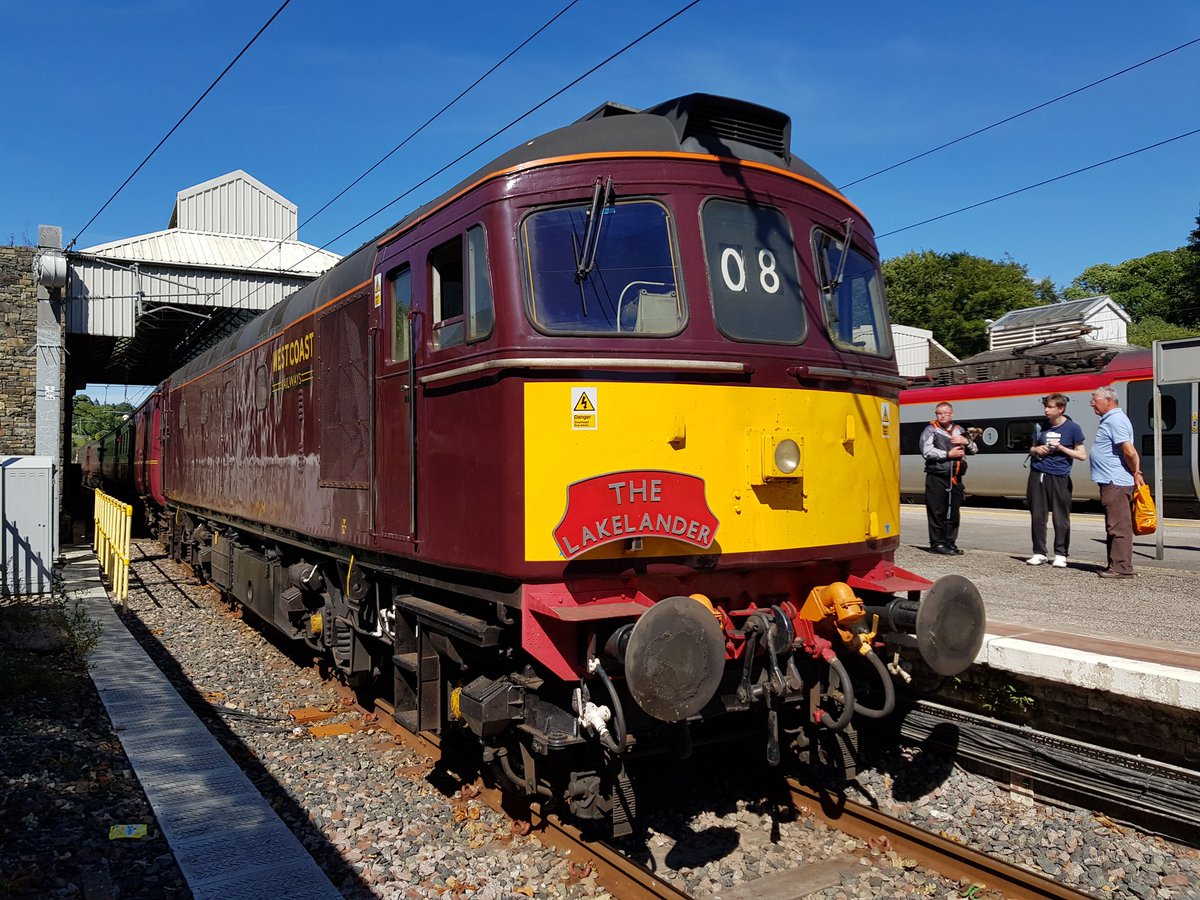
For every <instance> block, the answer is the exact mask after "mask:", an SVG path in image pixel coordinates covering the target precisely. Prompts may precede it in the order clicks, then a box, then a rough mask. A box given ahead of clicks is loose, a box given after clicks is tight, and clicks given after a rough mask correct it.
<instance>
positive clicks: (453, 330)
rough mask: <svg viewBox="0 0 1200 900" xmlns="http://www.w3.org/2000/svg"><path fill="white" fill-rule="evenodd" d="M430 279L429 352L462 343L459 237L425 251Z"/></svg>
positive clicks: (461, 255)
mask: <svg viewBox="0 0 1200 900" xmlns="http://www.w3.org/2000/svg"><path fill="white" fill-rule="evenodd" d="M429 275H430V278H431V279H432V285H431V287H432V291H431V296H432V298H433V349H435V350H445V349H446V348H447V347H453V346H455V345H457V344H461V343H462V342H463V239H462V236H461V235H460V236H459V237H456V238H455V239H454V240H452V241H447V242H446V243H444V244H442V245H441V246H440V247H434V248H433V249H432V250H431V251H430V252H429Z"/></svg>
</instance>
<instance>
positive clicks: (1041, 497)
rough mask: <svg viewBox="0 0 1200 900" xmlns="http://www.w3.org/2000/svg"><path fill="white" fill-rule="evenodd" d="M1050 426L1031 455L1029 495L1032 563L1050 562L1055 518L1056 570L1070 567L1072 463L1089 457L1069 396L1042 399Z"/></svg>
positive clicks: (1037, 564)
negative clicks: (1050, 527)
mask: <svg viewBox="0 0 1200 900" xmlns="http://www.w3.org/2000/svg"><path fill="white" fill-rule="evenodd" d="M1042 408H1043V410H1044V411H1045V413H1046V427H1045V428H1042V429H1041V430H1040V431H1038V433H1037V437H1036V438H1035V439H1034V443H1033V446H1032V447H1030V448H1029V455H1030V456H1031V457H1032V458H1033V463H1032V464H1031V465H1030V467H1029V484H1028V486H1027V487H1026V490H1025V498H1026V500H1028V501H1029V514H1030V516H1032V517H1033V556H1031V557H1029V559H1027V560H1026V562H1027V563H1029V565H1031V566H1040V565H1041V564H1042V563H1044V562H1046V516H1047V515H1049V516H1050V517H1051V518H1053V520H1054V562H1053V563H1051V565H1053V566H1054V568H1056V569H1065V568H1066V567H1067V553H1068V552H1069V551H1070V549H1071V463H1073V462H1074V461H1075V460H1079V461H1081V462H1082V461H1083V460H1085V459H1087V451H1086V450H1085V449H1084V447H1083V443H1084V436H1083V429H1082V428H1080V427H1079V425H1078V424H1076V423H1075V422H1074V421H1072V419H1071V418H1070V417H1069V416H1068V415H1067V397H1066V396H1065V395H1064V394H1050V395H1049V396H1048V397H1045V398H1043V399H1042Z"/></svg>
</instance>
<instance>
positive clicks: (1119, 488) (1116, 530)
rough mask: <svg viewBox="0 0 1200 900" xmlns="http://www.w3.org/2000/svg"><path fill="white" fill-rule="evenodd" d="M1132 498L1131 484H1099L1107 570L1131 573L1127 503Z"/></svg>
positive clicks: (1130, 537) (1130, 522)
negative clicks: (1106, 550)
mask: <svg viewBox="0 0 1200 900" xmlns="http://www.w3.org/2000/svg"><path fill="white" fill-rule="evenodd" d="M1132 498H1133V486H1132V485H1130V486H1128V487H1125V486H1123V485H1119V484H1102V485H1100V503H1101V504H1103V506H1104V533H1105V536H1106V537H1107V544H1108V570H1109V571H1110V572H1118V573H1120V574H1121V575H1132V574H1133V510H1132V509H1131V508H1130V505H1129V504H1130V501H1131V500H1132Z"/></svg>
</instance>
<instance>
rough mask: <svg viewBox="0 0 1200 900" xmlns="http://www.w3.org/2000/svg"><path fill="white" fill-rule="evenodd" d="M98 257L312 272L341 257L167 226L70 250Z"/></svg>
mask: <svg viewBox="0 0 1200 900" xmlns="http://www.w3.org/2000/svg"><path fill="white" fill-rule="evenodd" d="M88 257H101V258H103V259H110V260H120V261H123V262H137V263H142V262H154V263H165V264H168V265H175V266H196V267H202V268H206V269H224V270H235V271H250V272H273V273H281V272H287V273H288V274H291V275H295V276H297V277H301V278H315V277H316V276H317V275H320V274H321V273H322V272H324V271H325V270H326V269H328V268H329V267H330V266H332V265H334V264H335V263H336V262H338V260H340V259H341V257H340V256H338V255H337V254H336V253H330V252H328V251H327V250H320V249H318V248H316V247H314V246H312V245H311V244H306V243H304V242H303V241H279V240H272V239H270V238H260V237H248V236H242V235H232V234H216V233H213V232H205V231H189V230H186V229H182V228H168V229H167V230H166V231H157V232H154V233H152V234H142V235H138V236H137V237H131V238H125V239H124V240H120V241H112V242H111V243H108V244H98V245H97V246H95V247H88V248H87V249H85V250H80V251H79V252H78V254H72V262H74V260H75V258H83V259H87V258H88Z"/></svg>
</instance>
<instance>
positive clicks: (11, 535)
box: [0, 456, 58, 597]
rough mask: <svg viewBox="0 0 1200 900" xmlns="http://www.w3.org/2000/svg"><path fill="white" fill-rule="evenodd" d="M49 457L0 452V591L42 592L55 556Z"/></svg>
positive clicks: (50, 579) (6, 593) (15, 593)
mask: <svg viewBox="0 0 1200 900" xmlns="http://www.w3.org/2000/svg"><path fill="white" fill-rule="evenodd" d="M54 509H55V504H54V460H53V459H51V458H50V457H49V456H0V520H2V521H3V531H2V532H0V567H2V569H3V571H0V595H2V596H5V597H20V596H25V595H29V594H45V593H48V592H49V591H50V587H51V584H52V583H53V577H52V576H53V572H54V560H55V557H57V556H58V534H57V529H56V528H55V527H54Z"/></svg>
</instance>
